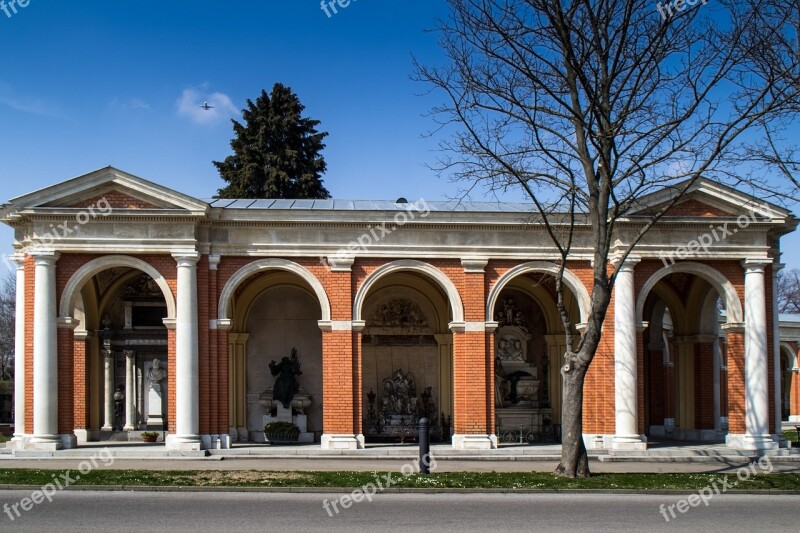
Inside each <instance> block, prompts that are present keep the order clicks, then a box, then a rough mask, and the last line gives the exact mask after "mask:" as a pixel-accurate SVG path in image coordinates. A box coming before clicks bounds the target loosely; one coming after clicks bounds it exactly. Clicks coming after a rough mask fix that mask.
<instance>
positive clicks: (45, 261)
mask: <svg viewBox="0 0 800 533" xmlns="http://www.w3.org/2000/svg"><path fill="white" fill-rule="evenodd" d="M28 255H29V256H31V257H33V258H34V259H35V260H36V264H37V265H44V266H49V265H55V264H56V261H58V259H59V257H61V254H60V253H58V252H56V251H55V250H30V251H29V252H28Z"/></svg>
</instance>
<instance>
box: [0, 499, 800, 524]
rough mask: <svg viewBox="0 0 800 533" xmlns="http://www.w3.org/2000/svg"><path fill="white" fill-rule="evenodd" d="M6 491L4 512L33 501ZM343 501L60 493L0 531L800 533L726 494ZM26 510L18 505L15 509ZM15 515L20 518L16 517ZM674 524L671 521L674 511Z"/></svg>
mask: <svg viewBox="0 0 800 533" xmlns="http://www.w3.org/2000/svg"><path fill="white" fill-rule="evenodd" d="M30 495H31V494H30V492H24V491H0V504H9V505H13V504H14V503H16V502H19V501H20V500H21V499H22V498H24V497H28V496H30ZM339 497H341V494H266V493H258V494H253V493H148V492H81V491H67V492H60V493H57V494H55V495H54V496H53V497H52V502H51V503H48V501H47V500H44V501H42V503H40V504H38V505H34V506H33V508H32V509H30V510H29V511H27V512H21V513H20V516H19V517H18V518H17V517H15V519H14V521H11V520H10V519H9V517H8V515H7V514H5V513H3V514H0V531H31V532H33V531H36V532H41V531H81V532H93V531H98V532H101V531H102V532H116V531H120V532H126V531H131V532H137V533H141V532H142V531H159V532H161V531H165V532H169V531H181V532H184V531H241V532H245V531H259V532H264V531H285V532H295V531H299V532H319V531H326V532H327V531H331V532H348V533H352V532H353V531H381V533H395V532H397V533H413V532H417V531H436V532H441V533H448V532H457V533H470V532H481V533H485V532H487V531H521V532H528V531H580V532H587V531H592V532H595V531H597V532H602V531H609V532H612V531H613V532H620V531H648V532H649V531H712V532H713V531H720V532H725V533H730V532H733V531H747V532H752V531H765V530H770V531H791V532H793V533H797V532H798V531H800V508H799V507H798V505H797V496H777V495H776V496H752V495H720V496H715V497H713V498H712V499H711V500H710V501H709V506H708V507H705V506H703V504H702V503H700V505H699V506H698V507H697V508H689V509H688V511H687V512H686V513H685V514H680V513H678V512H677V509H676V511H675V514H676V518H671V517H670V521H669V522H667V521H666V520H665V519H664V517H663V516H662V514H660V512H659V506H660V505H661V504H664V505H665V506H668V505H670V504H676V503H677V501H678V500H679V499H681V496H677V495H668V496H665V495H647V496H644V495H613V494H611V495H606V494H529V495H510V494H472V495H467V494H460V495H455V494H439V495H421V494H382V495H381V494H378V495H376V496H374V497H373V501H372V502H371V503H370V502H368V501H366V500H364V501H362V502H361V503H355V504H352V506H351V507H349V508H348V509H342V508H341V503H339V504H338V505H337V508H338V509H339V514H336V513H335V512H334V511H333V507H332V506H331V505H329V508H330V509H331V511H330V514H331V515H333V516H329V513H328V512H326V511H325V509H324V508H323V505H322V504H323V501H324V500H326V499H327V500H328V501H329V502H330V501H331V500H335V499H336V498H339ZM18 508H19V507H18ZM10 512H11V513H12V514H13V510H11V511H10ZM667 516H668V517H669V513H668V512H667Z"/></svg>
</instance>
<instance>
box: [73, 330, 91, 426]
mask: <svg viewBox="0 0 800 533" xmlns="http://www.w3.org/2000/svg"><path fill="white" fill-rule="evenodd" d="M69 331H70V333H71V332H72V330H69ZM86 342H87V341H85V340H75V341H74V342H73V347H72V353H73V361H74V363H73V364H74V368H75V371H74V383H73V391H77V392H81V391H82V392H83V396H78V395H75V396H73V401H74V404H73V417H74V418H73V420H74V422H75V428H76V429H88V428H89V426H90V423H89V420H90V419H89V417H90V410H91V405H90V402H89V381H90V380H89V353H88V350H87V349H86ZM95 408H96V407H95Z"/></svg>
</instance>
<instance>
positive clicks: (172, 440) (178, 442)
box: [166, 435, 203, 451]
mask: <svg viewBox="0 0 800 533" xmlns="http://www.w3.org/2000/svg"><path fill="white" fill-rule="evenodd" d="M202 446H203V443H202V442H201V441H200V435H167V438H166V447H167V449H168V450H178V451H199V450H202V449H203V448H202Z"/></svg>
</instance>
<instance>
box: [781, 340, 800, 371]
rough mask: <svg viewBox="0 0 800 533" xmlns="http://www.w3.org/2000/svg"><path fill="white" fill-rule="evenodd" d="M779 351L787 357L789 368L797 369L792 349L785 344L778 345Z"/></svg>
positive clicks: (795, 355) (795, 357) (795, 356)
mask: <svg viewBox="0 0 800 533" xmlns="http://www.w3.org/2000/svg"><path fill="white" fill-rule="evenodd" d="M780 349H781V351H783V352H784V353H785V354H787V355H788V357H789V368H790V369H794V368H797V353H796V352H795V351H794V350H793V349H792V347H791V345H790V344H789V343H787V342H782V343H780Z"/></svg>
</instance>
